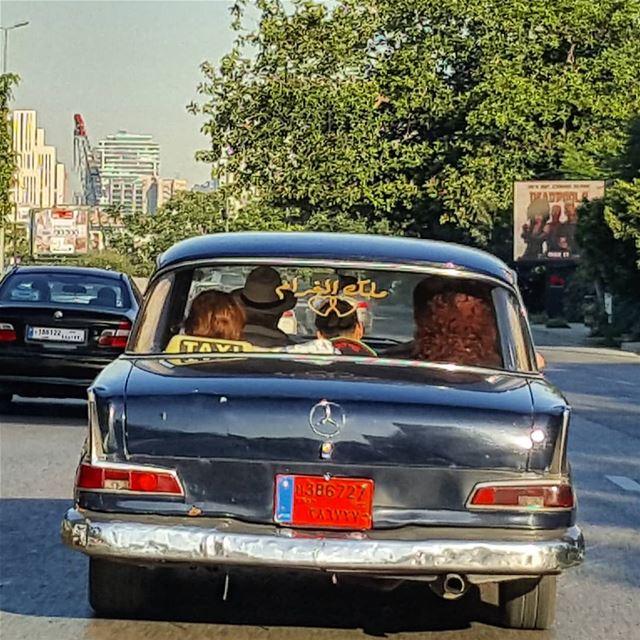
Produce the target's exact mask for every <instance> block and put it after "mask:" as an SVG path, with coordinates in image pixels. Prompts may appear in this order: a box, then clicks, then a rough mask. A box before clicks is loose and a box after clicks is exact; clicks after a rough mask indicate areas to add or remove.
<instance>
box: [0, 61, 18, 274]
mask: <svg viewBox="0 0 640 640" xmlns="http://www.w3.org/2000/svg"><path fill="white" fill-rule="evenodd" d="M17 83H18V76H16V75H13V74H10V73H4V74H2V75H0V251H2V252H5V251H6V249H5V247H6V245H7V241H6V239H5V236H4V234H5V229H6V226H7V221H8V220H10V219H11V213H12V207H13V204H12V200H11V190H12V188H13V181H14V179H15V172H16V159H15V154H14V152H13V143H12V132H11V123H10V111H9V103H10V102H11V98H12V96H13V87H14V86H15V85H16V84H17ZM3 255H4V253H3ZM0 275H1V274H0Z"/></svg>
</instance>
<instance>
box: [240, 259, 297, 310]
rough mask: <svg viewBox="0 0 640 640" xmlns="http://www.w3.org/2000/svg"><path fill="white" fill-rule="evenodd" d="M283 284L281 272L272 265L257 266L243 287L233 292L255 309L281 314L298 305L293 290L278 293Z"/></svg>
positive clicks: (241, 300) (245, 303) (249, 307)
mask: <svg viewBox="0 0 640 640" xmlns="http://www.w3.org/2000/svg"><path fill="white" fill-rule="evenodd" d="M281 285H282V279H281V278H280V274H279V273H278V272H277V271H276V270H275V269H273V268H272V267H256V268H255V269H253V271H251V273H250V274H249V275H248V276H247V279H246V281H245V283H244V287H242V289H236V290H235V291H234V292H233V293H234V295H236V296H237V297H238V299H239V300H240V302H242V304H243V305H244V306H245V307H247V308H248V309H252V310H255V311H261V312H262V313H268V314H271V315H280V314H282V313H284V312H285V311H288V310H289V309H293V307H295V306H296V297H295V295H294V294H293V291H289V290H288V289H286V290H285V291H282V292H281V295H283V296H284V297H280V296H279V295H278V291H277V289H278V287H280V286H281Z"/></svg>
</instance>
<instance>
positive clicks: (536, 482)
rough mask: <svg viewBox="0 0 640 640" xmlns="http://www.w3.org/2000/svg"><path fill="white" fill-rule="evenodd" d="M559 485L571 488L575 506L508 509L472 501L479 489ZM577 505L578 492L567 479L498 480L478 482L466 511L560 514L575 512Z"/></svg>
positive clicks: (468, 501) (469, 498)
mask: <svg viewBox="0 0 640 640" xmlns="http://www.w3.org/2000/svg"><path fill="white" fill-rule="evenodd" d="M559 485H567V486H570V487H571V490H572V492H573V506H572V507H541V508H533V507H507V506H501V505H498V506H494V505H475V504H471V500H472V499H473V496H474V495H475V493H476V491H477V490H478V489H482V488H483V487H556V486H559ZM575 504H576V492H575V490H574V489H573V486H572V485H571V483H570V482H569V481H568V480H567V478H558V479H556V480H554V479H550V478H548V477H547V478H545V479H544V480H542V479H536V478H534V479H531V480H497V481H495V482H491V481H490V480H489V481H487V482H478V483H477V484H475V485H474V486H473V489H471V493H470V494H469V497H468V498H467V501H466V502H465V505H464V506H465V509H469V511H512V512H514V513H558V512H562V511H573V509H575Z"/></svg>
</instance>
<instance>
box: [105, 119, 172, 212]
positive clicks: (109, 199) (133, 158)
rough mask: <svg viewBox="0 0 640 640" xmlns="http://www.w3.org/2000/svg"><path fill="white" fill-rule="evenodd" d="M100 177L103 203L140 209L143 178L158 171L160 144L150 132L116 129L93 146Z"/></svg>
mask: <svg viewBox="0 0 640 640" xmlns="http://www.w3.org/2000/svg"><path fill="white" fill-rule="evenodd" d="M95 155H96V158H97V161H98V165H99V170H100V176H101V178H102V201H101V204H103V205H113V206H119V207H120V208H121V210H122V212H123V213H128V214H136V213H144V212H145V209H146V205H145V178H151V177H154V176H157V175H158V174H159V173H160V146H159V145H158V144H157V143H156V142H154V141H153V138H152V137H151V136H150V135H147V134H142V133H127V132H126V131H118V133H116V134H114V135H111V136H107V137H106V138H105V139H104V140H100V141H99V142H98V146H97V147H96V150H95Z"/></svg>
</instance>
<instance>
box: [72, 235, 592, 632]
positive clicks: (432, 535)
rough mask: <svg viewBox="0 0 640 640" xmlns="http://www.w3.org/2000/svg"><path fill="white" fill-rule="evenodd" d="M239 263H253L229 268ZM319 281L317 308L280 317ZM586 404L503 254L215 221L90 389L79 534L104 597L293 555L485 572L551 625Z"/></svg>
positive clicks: (506, 611) (529, 614)
mask: <svg viewBox="0 0 640 640" xmlns="http://www.w3.org/2000/svg"><path fill="white" fill-rule="evenodd" d="M232 273H235V274H242V277H243V279H244V285H243V287H241V288H239V289H238V290H235V291H233V292H225V291H223V290H221V288H220V287H219V286H218V285H217V284H216V283H219V282H221V281H222V280H224V277H223V276H224V274H232ZM227 277H230V276H227ZM345 283H348V284H345ZM363 300H365V301H366V302H367V303H368V305H369V309H370V313H372V314H373V322H372V323H371V324H370V325H369V326H368V327H367V326H365V323H363V322H362V320H361V318H360V316H359V314H358V308H359V304H360V303H361V302H362V301H363ZM300 304H306V305H307V307H308V309H309V311H310V313H311V314H312V315H313V316H314V317H315V320H314V322H313V325H314V326H313V327H312V328H311V329H309V327H306V326H305V327H303V328H300V329H299V331H300V332H302V333H299V334H298V335H294V336H287V335H285V334H282V335H281V336H280V335H279V334H278V332H279V329H278V328H277V323H278V322H279V318H280V317H281V314H283V313H285V312H286V311H287V310H290V309H292V308H293V307H297V306H299V305H300ZM391 309H392V310H393V313H391V312H390V310H391ZM377 310H378V311H380V310H381V311H382V315H380V316H379V318H382V319H379V318H378V320H377V319H376V317H377V313H378V311H377ZM384 318H393V320H392V321H387V322H385V321H384ZM261 323H262V324H261ZM258 325H260V327H261V332H260V331H257V330H256V326H258ZM299 326H300V327H302V325H301V324H300V325H299ZM249 327H251V329H249ZM267 335H268V336H270V337H271V338H273V339H274V340H275V339H276V338H278V339H282V338H283V337H284V342H281V343H280V344H279V346H270V347H265V346H261V345H260V344H258V343H257V342H258V340H257V339H256V338H254V337H253V336H258V337H259V338H260V341H262V338H264V336H267ZM569 419H570V410H569V407H568V405H567V403H566V401H565V399H564V398H563V396H562V395H561V393H560V392H559V391H558V390H557V389H556V388H554V387H553V386H552V385H550V384H549V382H547V380H546V379H545V378H544V376H543V374H542V373H541V372H540V371H539V369H538V364H537V359H536V353H535V351H534V348H533V344H532V340H531V335H530V331H529V326H528V322H527V319H526V315H525V312H524V309H523V306H522V302H521V299H520V295H519V292H518V289H517V286H516V283H515V280H514V276H513V273H512V271H511V270H510V269H509V268H508V267H507V266H506V265H505V264H504V263H502V262H501V261H500V260H498V259H496V258H495V257H493V256H491V255H489V254H486V253H483V252H480V251H476V250H472V249H469V248H465V247H460V246H456V245H452V244H444V243H438V242H431V241H423V240H409V239H400V238H386V237H374V236H354V235H340V234H264V233H253V234H252V233H245V234H220V235H215V236H204V237H200V238H194V239H191V240H187V241H184V242H182V243H179V244H177V245H175V246H174V247H173V248H171V249H169V250H168V251H167V252H166V253H165V254H164V255H162V256H161V257H160V259H159V261H158V267H157V270H156V272H155V274H154V275H153V277H152V278H151V281H150V284H149V288H148V289H147V293H146V295H145V300H144V303H143V306H142V309H141V313H140V315H139V317H138V319H137V321H136V323H135V326H134V328H133V331H132V335H131V339H130V341H129V343H128V346H127V350H126V351H125V353H124V354H123V355H122V356H120V357H119V358H118V359H117V360H116V361H115V362H113V363H112V364H111V365H109V366H108V367H107V368H106V369H105V370H104V371H103V372H102V373H101V374H100V375H99V376H98V378H97V379H96V381H95V382H94V384H93V385H92V387H91V389H90V391H89V425H88V438H87V444H86V446H85V449H84V450H83V451H82V454H81V459H80V464H79V466H78V472H77V476H76V484H75V502H76V504H75V506H74V508H72V509H71V510H69V511H68V512H67V514H66V516H65V517H64V520H63V523H62V538H63V541H64V542H65V544H66V545H68V546H69V547H71V548H73V549H76V550H78V551H81V552H83V553H85V554H87V555H88V556H89V569H90V571H89V599H90V602H91V605H92V607H93V608H94V609H95V610H96V611H97V612H98V613H101V614H107V615H114V614H115V615H122V614H136V613H137V612H138V611H139V610H140V609H141V608H142V607H143V606H144V605H145V604H146V603H147V604H148V602H149V600H148V599H147V597H146V596H147V595H151V596H152V595H153V591H154V583H155V581H156V580H158V579H159V578H160V577H161V575H162V576H164V577H166V575H165V573H164V572H165V570H166V568H167V567H169V568H171V567H175V566H178V567H180V566H182V567H208V568H222V569H223V570H224V571H225V572H231V573H232V572H233V571H234V569H238V568H244V569H247V568H249V569H254V570H258V569H260V570H269V571H273V570H280V569H284V570H294V571H300V572H302V571H321V572H325V573H326V574H328V575H329V576H341V575H350V576H353V575H355V576H359V577H367V578H373V579H377V580H381V581H384V580H394V581H398V580H415V581H419V583H421V584H424V585H425V588H431V590H432V591H434V592H435V593H437V594H438V595H440V596H442V597H444V598H450V599H455V598H461V597H466V596H467V594H470V593H472V592H475V593H476V594H478V592H479V594H480V596H481V597H484V598H485V599H488V600H493V602H494V605H496V606H497V607H498V612H499V613H500V615H501V617H502V621H503V624H504V625H506V626H509V627H514V628H523V629H540V628H546V627H548V626H550V625H551V624H552V623H553V619H554V607H555V593H556V578H557V576H558V575H559V574H560V573H561V572H562V571H563V570H565V569H567V568H569V567H572V566H574V565H577V564H579V563H580V562H581V560H582V557H583V552H584V541H583V537H582V534H581V532H580V529H579V528H578V527H577V526H576V503H575V495H574V488H573V485H572V479H571V471H570V466H569V462H568V460H567V436H568V430H569ZM427 585H428V586H427ZM150 599H151V600H153V597H151V598H150Z"/></svg>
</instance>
